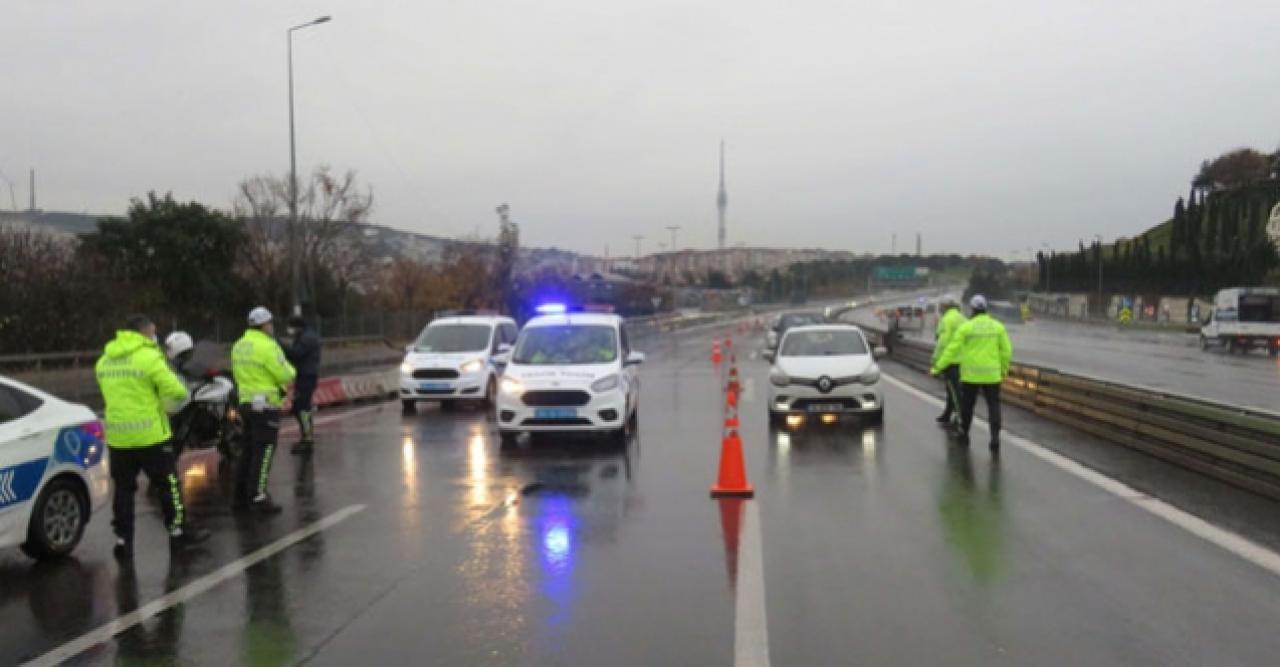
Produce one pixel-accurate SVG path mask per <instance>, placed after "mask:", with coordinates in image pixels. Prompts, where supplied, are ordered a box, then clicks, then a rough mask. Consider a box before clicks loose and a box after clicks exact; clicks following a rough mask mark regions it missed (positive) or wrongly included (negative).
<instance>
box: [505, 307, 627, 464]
mask: <svg viewBox="0 0 1280 667" xmlns="http://www.w3.org/2000/svg"><path fill="white" fill-rule="evenodd" d="M540 312H542V313H544V314H543V315H540V316H538V317H535V318H533V319H532V320H530V321H529V322H528V323H526V324H525V325H524V329H523V330H521V332H520V338H519V340H518V341H517V342H516V346H515V349H514V350H513V351H512V353H511V354H510V361H509V363H507V365H506V370H505V371H504V372H503V375H502V381H501V383H500V386H501V388H500V390H499V392H498V401H497V410H496V412H497V421H498V431H499V433H500V434H501V436H502V444H503V445H505V446H510V445H512V444H514V443H515V441H516V438H517V437H518V436H519V435H520V434H521V433H538V432H575V431H576V432H589V433H601V434H607V435H609V436H610V437H612V438H614V439H616V440H618V441H620V442H625V440H626V436H627V433H628V431H629V430H634V428H635V425H636V422H637V415H638V414H639V409H640V374H639V370H638V369H639V366H640V364H642V363H644V354H643V353H641V352H636V351H633V350H632V349H631V344H630V341H628V339H627V328H626V326H625V325H624V324H623V321H622V318H621V317H619V316H617V315H613V314H603V313H576V312H564V311H562V310H560V309H557V308H552V309H545V308H544V309H540Z"/></svg>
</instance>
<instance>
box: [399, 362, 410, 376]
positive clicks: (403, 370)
mask: <svg viewBox="0 0 1280 667" xmlns="http://www.w3.org/2000/svg"><path fill="white" fill-rule="evenodd" d="M400 372H401V373H404V374H405V375H409V374H411V373H413V364H410V363H409V362H407V361H406V362H404V363H403V364H400Z"/></svg>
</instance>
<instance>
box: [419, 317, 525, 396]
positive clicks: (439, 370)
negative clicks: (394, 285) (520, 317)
mask: <svg viewBox="0 0 1280 667" xmlns="http://www.w3.org/2000/svg"><path fill="white" fill-rule="evenodd" d="M517 331H518V329H517V328H516V322H515V320H513V319H511V318H509V317H503V316H501V315H497V314H492V313H476V312H465V313H454V312H451V313H446V314H443V315H442V316H441V317H438V318H436V319H435V320H432V321H431V323H430V324H428V325H427V326H426V328H424V329H423V330H422V333H421V334H419V336H418V338H417V340H415V341H414V342H413V344H412V345H410V346H408V347H407V348H406V349H405V357H404V363H402V364H401V365H400V403H401V405H402V406H403V408H404V412H405V414H412V413H413V412H414V411H415V410H416V408H417V404H418V403H419V402H422V401H438V402H439V403H440V405H441V407H442V408H444V409H450V408H452V407H454V406H455V405H457V404H458V403H459V402H461V401H472V402H480V403H484V404H486V405H490V404H492V402H493V399H494V396H496V395H497V388H498V375H499V369H498V367H497V365H496V364H495V361H494V357H495V356H497V355H499V354H502V353H504V352H507V351H509V350H510V349H511V346H512V345H514V344H515V342H516V334H517Z"/></svg>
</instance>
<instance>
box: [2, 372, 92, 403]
mask: <svg viewBox="0 0 1280 667" xmlns="http://www.w3.org/2000/svg"><path fill="white" fill-rule="evenodd" d="M0 384H3V385H6V386H9V387H13V388H15V389H19V390H21V391H25V392H27V393H28V394H31V395H33V396H35V397H36V398H39V399H40V400H42V401H52V402H54V403H61V404H64V405H75V404H74V403H70V402H69V401H64V400H62V399H61V398H58V397H57V396H54V395H53V394H50V393H48V392H46V391H42V390H40V389H37V388H35V387H33V386H31V385H29V384H27V383H25V382H20V381H18V380H15V379H13V378H11V377H6V376H4V375H0Z"/></svg>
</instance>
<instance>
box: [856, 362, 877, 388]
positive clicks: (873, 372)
mask: <svg viewBox="0 0 1280 667" xmlns="http://www.w3.org/2000/svg"><path fill="white" fill-rule="evenodd" d="M879 381H880V367H879V366H872V367H871V368H868V369H867V370H866V371H864V372H863V373H862V375H859V376H858V382H861V383H862V384H875V383H877V382H879Z"/></svg>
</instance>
